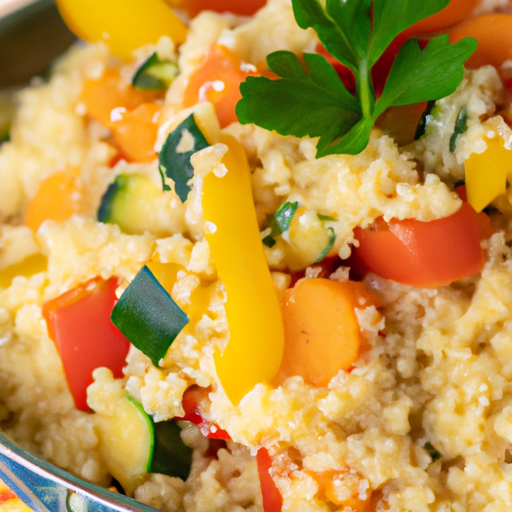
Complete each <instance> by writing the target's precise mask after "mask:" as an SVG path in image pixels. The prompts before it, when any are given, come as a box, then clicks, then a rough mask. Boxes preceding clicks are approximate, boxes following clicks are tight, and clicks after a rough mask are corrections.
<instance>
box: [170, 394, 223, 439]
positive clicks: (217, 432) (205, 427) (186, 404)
mask: <svg viewBox="0 0 512 512" xmlns="http://www.w3.org/2000/svg"><path fill="white" fill-rule="evenodd" d="M205 393H206V391H205V390H204V389H203V388H200V387H199V386H191V387H190V388H188V389H187V390H186V391H185V393H184V394H183V401H182V405H183V410H184V411H185V416H182V417H176V418H174V419H175V420H177V421H180V420H183V421H190V422H191V423H194V425H197V426H198V427H199V430H200V431H201V434H203V436H204V437H206V438H208V439H223V440H226V441H227V440H229V439H231V436H230V435H229V434H228V433H227V432H226V431H225V430H223V429H221V428H220V427H219V426H217V425H216V424H215V423H212V422H210V421H207V420H205V419H204V418H203V417H202V416H201V410H200V408H199V402H200V400H201V399H202V398H203V397H204V395H205Z"/></svg>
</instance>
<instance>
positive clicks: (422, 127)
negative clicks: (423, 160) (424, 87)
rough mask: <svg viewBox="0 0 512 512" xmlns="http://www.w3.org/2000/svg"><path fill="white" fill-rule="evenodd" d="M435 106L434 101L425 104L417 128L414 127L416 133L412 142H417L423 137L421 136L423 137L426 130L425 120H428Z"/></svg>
mask: <svg viewBox="0 0 512 512" xmlns="http://www.w3.org/2000/svg"><path fill="white" fill-rule="evenodd" d="M435 105H436V102H435V100H430V101H429V102H427V106H426V108H425V110H424V111H423V113H422V114H421V118H420V121H419V123H418V126H417V127H416V133H415V134H414V140H418V139H420V138H421V137H423V135H425V130H426V129H427V119H428V116H429V115H430V114H431V112H432V110H433V108H434V107H435Z"/></svg>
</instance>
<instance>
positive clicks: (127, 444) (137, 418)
mask: <svg viewBox="0 0 512 512" xmlns="http://www.w3.org/2000/svg"><path fill="white" fill-rule="evenodd" d="M114 382H115V383H116V384H118V381H114ZM107 393H108V396H107V397H106V398H107V400H108V402H109V404H108V407H101V409H99V410H98V411H96V416H97V425H98V428H99V433H100V437H101V455H102V458H103V460H104V461H105V464H106V466H107V468H108V470H109V472H110V474H111V475H112V476H113V477H114V478H115V479H116V480H117V481H118V482H119V483H120V484H121V486H122V487H123V489H124V490H125V492H126V494H128V495H131V494H133V491H134V490H135V488H136V487H137V486H138V485H140V484H141V483H142V482H143V481H144V479H145V477H146V475H147V474H148V473H162V474H165V475H169V476H173V477H179V478H182V479H183V480H186V479H187V478H188V475H189V473H190V466H191V464H192V449H191V448H190V447H188V446H186V445H185V444H184V443H183V440H182V439H181V436H180V432H181V429H180V427H179V426H178V424H177V423H176V422H175V421H164V422H160V423H155V422H154V421H153V419H152V418H151V416H149V415H148V414H147V413H146V412H145V411H144V409H143V407H142V405H141V404H140V403H139V402H137V401H136V400H135V399H133V398H132V397H130V396H128V395H126V393H125V392H124V391H123V390H122V388H121V386H120V385H114V386H112V387H110V389H109V390H108V391H107Z"/></svg>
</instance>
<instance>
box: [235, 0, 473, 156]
mask: <svg viewBox="0 0 512 512" xmlns="http://www.w3.org/2000/svg"><path fill="white" fill-rule="evenodd" d="M448 3H449V0H429V1H427V2H416V1H413V0H343V1H341V0H326V1H325V7H324V6H323V5H322V4H321V3H320V1H319V0H292V6H293V12H294V15H295V19H296V21H297V24H298V25H299V26H300V27H301V28H304V29H306V28H313V29H314V30H315V31H316V32H317V34H318V37H319V39H320V41H321V43H322V44H323V45H324V47H325V49H326V50H327V51H328V52H329V53H330V54H331V55H332V56H333V57H335V58H336V59H337V60H338V61H340V62H341V63H342V64H344V65H345V66H347V67H348V68H349V69H351V70H352V71H353V73H354V77H355V81H356V91H357V94H356V95H352V94H351V93H350V92H349V91H348V90H347V89H346V88H345V86H344V85H343V83H342V82H341V80H340V78H339V77H338V75H337V73H336V71H335V70H334V68H333V67H332V66H331V65H330V64H329V63H328V61H327V59H325V58H324V57H322V56H320V55H317V54H308V53H305V54H304V55H303V60H304V62H301V61H300V59H299V57H297V56H296V55H293V54H292V53H290V52H285V51H279V52H275V53H272V54H270V55H269V56H268V57H267V63H268V67H269V70H270V71H272V72H274V73H276V74H277V75H278V76H279V78H278V79H276V80H270V79H268V78H266V77H248V78H247V80H246V81H245V82H244V83H242V84H241V85H240V91H241V93H242V99H241V100H240V101H239V102H238V104H237V107H236V113H237V116H238V119H239V121H240V123H242V124H247V123H254V124H257V125H258V126H261V127H263V128H266V129H268V130H275V131H277V132H278V133H280V134H281V135H295V136H297V137H304V136H308V137H319V141H318V143H317V155H316V156H317V158H320V157H322V156H326V155H330V154H342V153H345V154H358V153H360V152H361V151H362V150H363V149H364V148H365V147H366V146H367V144H368V141H369V139H370V132H371V130H372V128H373V126H374V124H375V122H376V120H377V118H378V116H379V115H380V114H382V113H383V112H384V111H385V110H386V109H387V108H389V107H391V106H400V105H410V104H413V103H420V102H423V101H429V100H436V99H440V98H442V97H445V96H447V95H449V94H451V93H452V92H454V91H455V89H456V88H457V87H458V85H459V84H460V82H461V80H462V76H463V72H464V67H463V64H464V62H465V61H466V60H467V59H468V57H469V56H470V55H471V54H472V53H473V52H474V51H475V49H476V41H475V40H474V39H472V38H469V37H466V38H464V39H462V40H461V41H458V42H457V43H455V44H450V43H449V40H448V37H447V36H438V37H434V38H432V39H431V40H430V42H429V43H428V44H427V46H426V47H425V48H424V49H423V50H422V49H421V48H420V46H419V43H418V41H417V40H410V41H408V42H407V43H406V44H405V45H404V46H403V47H402V48H401V49H400V51H399V52H398V54H397V56H396V58H395V62H394V64H393V66H392V68H391V71H390V74H389V77H388V79H387V82H386V84H385V86H384V90H383V92H382V95H381V97H380V98H379V99H378V100H377V101H376V99H375V93H374V87H373V82H372V77H371V69H372V67H373V65H374V64H375V63H376V62H377V60H378V59H379V57H380V56H381V55H382V54H383V53H384V51H385V50H386V48H387V47H388V46H389V45H390V44H391V42H392V41H393V40H394V38H395V37H396V36H397V35H398V34H399V33H400V32H402V31H403V30H405V29H407V28H408V27H410V26H411V25H413V24H414V23H416V22H417V21H419V20H421V19H423V18H426V17H428V16H431V15H433V14H435V13H436V12H439V11H440V10H442V9H443V8H444V7H446V5H448ZM370 13H372V16H371V17H370Z"/></svg>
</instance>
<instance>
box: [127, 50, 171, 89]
mask: <svg viewBox="0 0 512 512" xmlns="http://www.w3.org/2000/svg"><path fill="white" fill-rule="evenodd" d="M178 74H179V68H178V65H177V64H176V63H175V62H171V61H169V60H160V58H159V57H158V55H157V53H156V52H154V53H152V54H151V55H150V57H149V58H148V59H147V60H146V61H145V62H144V63H143V64H142V65H141V66H140V67H139V69H137V71H136V73H135V75H134V76H133V79H132V85H133V86H134V87H137V88H138V89H144V90H149V91H160V90H166V89H168V88H169V86H170V85H171V84H172V82H173V81H174V79H175V78H176V77H177V76H178Z"/></svg>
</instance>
